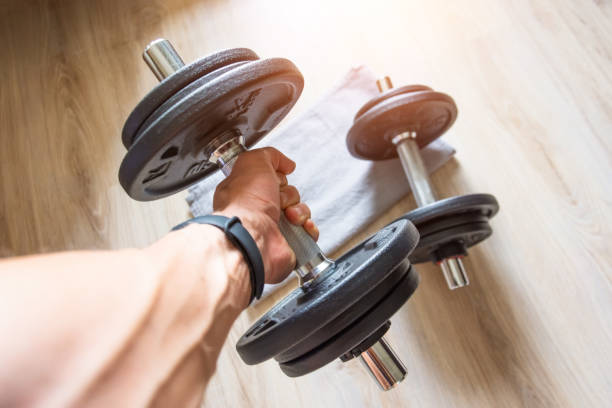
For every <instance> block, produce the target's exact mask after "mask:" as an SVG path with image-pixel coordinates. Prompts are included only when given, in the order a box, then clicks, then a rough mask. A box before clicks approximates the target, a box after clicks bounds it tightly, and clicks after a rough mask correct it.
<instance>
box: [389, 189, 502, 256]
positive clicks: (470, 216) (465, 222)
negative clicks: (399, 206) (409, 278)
mask: <svg viewBox="0 0 612 408" xmlns="http://www.w3.org/2000/svg"><path fill="white" fill-rule="evenodd" d="M498 210H499V204H498V203H497V200H496V199H495V197H494V196H492V195H490V194H468V195H464V196H458V197H451V198H447V199H444V200H440V201H436V202H435V203H432V204H429V205H427V206H424V207H420V208H417V209H415V210H412V211H410V212H408V213H406V214H405V215H403V216H402V217H401V218H403V219H408V220H410V221H411V222H413V223H414V224H415V226H416V227H417V229H418V230H419V235H420V240H419V244H418V245H417V248H416V249H415V250H414V251H413V252H412V253H411V254H410V261H411V262H412V263H421V262H428V261H433V260H434V258H435V257H434V255H433V253H434V252H435V251H436V250H437V249H438V248H440V247H441V246H442V245H444V244H447V243H450V242H458V243H461V244H462V245H463V247H464V248H469V247H471V246H473V245H476V244H477V243H479V242H481V241H483V240H485V239H486V238H488V237H489V236H490V235H491V234H492V230H491V227H490V226H489V219H490V218H492V217H493V216H494V215H495V214H497V212H498ZM457 255H459V254H457Z"/></svg>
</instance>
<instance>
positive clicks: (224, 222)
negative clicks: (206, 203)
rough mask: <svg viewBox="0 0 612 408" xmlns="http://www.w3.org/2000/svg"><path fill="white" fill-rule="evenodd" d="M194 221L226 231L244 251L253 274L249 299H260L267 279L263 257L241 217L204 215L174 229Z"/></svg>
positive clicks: (233, 242)
mask: <svg viewBox="0 0 612 408" xmlns="http://www.w3.org/2000/svg"><path fill="white" fill-rule="evenodd" d="M192 223H196V224H209V225H213V226H215V227H217V228H219V229H220V230H222V231H223V232H224V233H225V236H226V237H227V239H228V240H229V241H230V242H231V243H232V244H233V245H234V246H235V247H236V248H238V249H239V250H240V252H242V256H244V260H245V261H246V263H247V265H248V266H249V272H250V275H251V300H249V304H250V303H251V302H252V301H253V299H259V298H260V297H261V294H262V292H263V288H264V280H265V274H264V265H263V259H262V258H261V253H260V252H259V248H257V244H255V240H253V237H251V234H249V231H247V230H246V229H245V228H244V227H243V226H242V222H241V221H240V218H238V217H232V218H228V217H224V216H222V215H202V216H199V217H195V218H192V219H190V220H187V221H185V222H183V223H181V224H179V225H177V226H176V227H174V228H172V231H175V230H179V229H181V228H185V227H186V226H187V225H189V224H192Z"/></svg>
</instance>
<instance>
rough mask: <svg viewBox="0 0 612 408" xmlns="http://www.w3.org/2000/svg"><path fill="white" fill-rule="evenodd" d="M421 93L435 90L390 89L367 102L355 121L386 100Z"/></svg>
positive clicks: (414, 86) (413, 86)
mask: <svg viewBox="0 0 612 408" xmlns="http://www.w3.org/2000/svg"><path fill="white" fill-rule="evenodd" d="M421 91H433V89H431V88H430V87H428V86H425V85H406V86H400V87H399V88H392V89H389V90H388V91H385V92H383V93H381V94H380V95H378V96H377V97H375V98H372V99H370V100H369V101H367V102H366V103H365V104H364V105H363V106H362V107H361V109H359V111H358V112H357V114H356V115H355V119H354V120H357V119H358V118H359V117H360V116H361V115H363V114H364V113H365V112H366V111H368V110H369V109H370V108H371V107H372V106H374V105H376V104H378V103H380V102H382V101H384V100H385V99H389V98H391V97H393V96H396V95H401V94H406V93H412V92H421Z"/></svg>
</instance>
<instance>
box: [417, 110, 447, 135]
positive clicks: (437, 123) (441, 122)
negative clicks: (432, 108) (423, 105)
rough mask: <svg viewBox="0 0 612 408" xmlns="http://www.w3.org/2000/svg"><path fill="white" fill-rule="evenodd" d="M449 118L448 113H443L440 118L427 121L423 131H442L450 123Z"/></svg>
mask: <svg viewBox="0 0 612 408" xmlns="http://www.w3.org/2000/svg"><path fill="white" fill-rule="evenodd" d="M448 117H449V115H448V114H446V113H442V114H440V115H438V116H436V117H435V118H433V119H431V120H428V121H426V122H425V123H424V124H423V130H427V131H428V130H430V129H432V128H433V129H442V128H443V127H444V126H445V125H446V123H447V122H448Z"/></svg>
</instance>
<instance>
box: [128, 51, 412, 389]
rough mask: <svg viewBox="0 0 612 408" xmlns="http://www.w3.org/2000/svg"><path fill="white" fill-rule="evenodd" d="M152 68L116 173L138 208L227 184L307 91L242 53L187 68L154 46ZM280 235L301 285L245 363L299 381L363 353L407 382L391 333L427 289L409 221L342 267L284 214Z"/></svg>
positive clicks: (286, 66)
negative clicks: (422, 287)
mask: <svg viewBox="0 0 612 408" xmlns="http://www.w3.org/2000/svg"><path fill="white" fill-rule="evenodd" d="M144 59H145V61H146V62H147V64H148V65H149V67H150V68H151V69H152V70H153V72H154V74H155V75H156V77H157V78H158V79H159V80H160V81H161V82H160V84H159V85H157V86H156V87H155V88H154V89H153V90H152V91H151V92H150V93H149V94H148V95H146V96H145V98H144V99H143V100H142V101H141V102H140V103H139V104H138V105H137V106H136V108H135V109H134V110H133V111H132V113H131V114H130V115H129V117H128V119H127V121H126V123H125V126H124V129H123V135H122V138H123V142H124V145H125V146H126V147H127V148H128V152H127V154H126V156H125V158H124V160H123V162H122V164H121V168H120V171H119V179H120V182H121V185H122V186H123V187H124V189H125V190H126V191H127V192H128V194H129V195H130V196H131V197H133V198H135V199H137V200H141V201H146V200H153V199H156V198H161V197H164V196H167V195H170V194H172V193H174V192H177V191H180V190H182V189H184V188H186V187H188V186H189V185H191V184H194V183H196V182H197V181H199V180H201V179H203V178H205V177H207V176H209V175H211V174H212V173H213V172H215V171H216V170H221V171H222V172H223V173H224V174H225V175H229V174H230V172H231V170H232V167H233V165H234V163H235V161H236V159H237V158H238V157H239V155H240V154H241V153H242V152H244V151H245V150H246V149H247V148H248V147H250V146H252V145H253V144H254V143H256V142H257V141H258V140H260V139H261V138H262V137H263V136H265V135H266V134H267V133H268V132H269V131H270V130H272V129H273V128H274V127H275V126H276V125H277V124H278V123H279V122H280V121H281V120H282V118H283V117H285V115H286V114H287V113H288V112H289V110H290V109H291V107H292V106H293V105H294V104H295V102H296V101H297V99H298V97H299V95H300V93H301V91H302V87H303V77H302V75H301V74H300V72H299V71H298V70H297V68H296V67H295V66H294V65H293V63H291V62H290V61H288V60H286V59H282V58H272V59H265V60H261V59H259V57H258V56H257V55H256V54H255V53H254V52H253V51H251V50H248V49H244V48H241V49H232V50H226V51H221V52H218V53H215V54H212V55H209V56H207V57H204V58H201V59H198V60H196V61H195V62H193V63H191V64H189V65H184V64H183V62H182V60H181V59H180V57H179V56H178V54H177V53H176V51H175V50H174V48H173V47H172V46H171V45H170V43H169V42H167V41H166V40H157V41H154V42H153V43H151V44H150V45H149V46H148V47H147V49H146V50H145V53H144ZM279 227H280V230H281V232H282V233H283V235H284V236H285V238H286V240H287V242H288V244H289V245H290V247H291V248H292V249H293V251H294V252H295V255H296V259H297V265H296V269H295V272H296V273H297V275H298V278H299V282H300V288H297V289H296V290H295V291H293V292H292V293H291V294H290V295H289V296H287V297H286V298H285V299H283V300H282V301H281V302H279V303H278V304H277V305H276V306H274V307H273V308H272V309H271V310H270V311H268V312H267V313H266V314H265V315H264V316H263V317H262V318H261V319H260V320H259V321H258V322H256V323H255V324H254V325H253V327H252V328H251V329H249V330H248V331H247V332H246V333H245V335H243V336H242V338H241V339H240V340H239V342H238V344H237V350H238V352H239V354H240V356H241V357H242V359H243V360H244V361H245V362H246V363H248V364H256V363H259V362H261V361H264V360H267V359H269V358H272V357H274V358H276V360H277V361H279V364H280V367H281V369H282V370H283V371H284V372H285V373H286V374H287V375H291V376H299V375H303V374H306V373H308V372H311V371H313V370H315V369H318V368H319V367H322V366H323V365H325V364H327V363H329V362H330V361H332V360H334V359H336V358H342V359H343V360H348V359H350V358H351V357H353V356H360V358H361V359H362V360H364V362H365V363H366V366H367V367H368V368H369V369H370V370H371V372H372V373H373V374H374V376H375V378H377V379H378V383H379V385H380V386H381V387H383V389H388V388H390V387H392V386H393V385H395V384H396V383H397V382H399V381H401V379H403V377H404V374H405V369H404V367H403V365H402V363H401V362H400V361H399V359H398V358H397V356H396V355H395V353H394V352H393V351H392V349H391V348H390V346H389V345H388V342H387V341H386V340H385V339H384V338H383V335H384V334H385V332H386V330H387V329H388V327H389V318H390V317H391V316H392V315H393V314H394V313H395V312H396V311H397V310H398V309H399V307H401V306H402V305H403V304H404V303H405V302H406V300H407V299H408V298H409V297H410V296H411V295H412V293H413V292H414V290H415V289H416V287H417V284H418V275H417V273H416V271H415V270H414V269H413V268H412V266H411V265H410V262H409V261H408V260H407V256H408V254H409V253H410V251H412V249H414V247H415V246H416V243H417V241H418V234H417V231H416V229H415V228H414V226H413V225H412V223H411V222H409V221H406V220H398V221H397V222H395V223H392V224H390V225H389V226H387V227H385V228H383V229H382V230H381V231H379V232H378V233H376V234H374V235H373V236H372V237H370V238H369V239H367V240H366V241H364V242H363V243H361V244H359V245H357V246H356V247H355V248H353V249H352V250H351V251H349V252H347V253H346V254H344V255H343V256H341V257H339V258H338V259H336V260H335V261H331V260H330V259H328V258H327V257H326V256H325V255H324V254H323V252H322V251H321V249H320V248H319V247H318V245H317V244H316V243H315V242H314V241H313V240H312V238H311V237H310V236H309V235H308V234H307V233H306V232H305V231H304V229H303V228H302V227H297V226H294V225H292V224H290V223H289V222H288V221H287V220H286V218H285V217H284V216H282V217H281V220H280V225H279ZM323 233H324V231H323Z"/></svg>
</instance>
